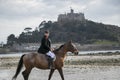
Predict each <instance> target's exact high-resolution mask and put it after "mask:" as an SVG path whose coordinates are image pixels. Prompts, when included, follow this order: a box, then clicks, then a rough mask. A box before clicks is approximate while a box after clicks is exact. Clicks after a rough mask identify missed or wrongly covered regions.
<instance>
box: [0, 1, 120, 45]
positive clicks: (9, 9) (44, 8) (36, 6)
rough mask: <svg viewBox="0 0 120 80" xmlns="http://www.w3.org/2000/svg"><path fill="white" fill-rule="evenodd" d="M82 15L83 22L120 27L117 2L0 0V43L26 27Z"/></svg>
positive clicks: (119, 9)
mask: <svg viewBox="0 0 120 80" xmlns="http://www.w3.org/2000/svg"><path fill="white" fill-rule="evenodd" d="M70 8H72V9H74V12H76V13H79V12H83V13H84V15H85V18H86V19H89V20H92V21H95V22H101V23H104V24H112V25H117V26H120V0H0V43H1V42H4V43H6V41H7V37H8V36H9V35H10V34H15V36H18V35H19V34H20V33H21V32H23V31H24V28H25V27H31V28H33V30H34V29H35V27H38V26H39V24H40V23H41V21H44V20H46V21H48V20H51V21H56V20H57V17H58V15H59V14H64V13H68V12H70Z"/></svg>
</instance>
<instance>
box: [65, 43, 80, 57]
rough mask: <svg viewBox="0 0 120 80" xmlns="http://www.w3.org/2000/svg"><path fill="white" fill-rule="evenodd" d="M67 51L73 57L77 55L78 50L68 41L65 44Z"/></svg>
mask: <svg viewBox="0 0 120 80" xmlns="http://www.w3.org/2000/svg"><path fill="white" fill-rule="evenodd" d="M66 47H67V50H68V51H70V52H72V53H74V54H75V55H78V49H77V48H76V46H75V45H74V44H73V43H72V41H69V42H67V43H66Z"/></svg>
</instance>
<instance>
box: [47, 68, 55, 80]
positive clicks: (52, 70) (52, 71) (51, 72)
mask: <svg viewBox="0 0 120 80" xmlns="http://www.w3.org/2000/svg"><path fill="white" fill-rule="evenodd" d="M54 71H55V69H51V70H50V74H49V78H48V80H50V79H51V77H52V75H53V73H54Z"/></svg>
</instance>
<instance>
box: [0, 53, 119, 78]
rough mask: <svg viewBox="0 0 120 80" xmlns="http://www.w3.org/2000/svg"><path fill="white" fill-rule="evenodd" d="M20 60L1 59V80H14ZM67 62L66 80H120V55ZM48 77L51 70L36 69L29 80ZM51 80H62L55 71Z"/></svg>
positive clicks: (64, 70)
mask: <svg viewBox="0 0 120 80" xmlns="http://www.w3.org/2000/svg"><path fill="white" fill-rule="evenodd" d="M19 58H20V57H2V58H0V80H11V79H12V77H13V75H14V74H15V71H16V67H17V64H18V61H19ZM65 60H66V64H65V66H64V68H63V72H64V76H65V80H74V79H75V80H120V55H111V56H67V57H66V59H65ZM86 62H87V63H86ZM108 62H109V64H108ZM76 63H77V64H76ZM85 64H86V65H85ZM23 70H24V68H23V69H22V71H23ZM22 71H21V72H22ZM48 75H49V70H40V69H36V68H34V69H33V70H32V72H31V74H30V77H29V80H47V78H48ZM17 80H23V77H22V75H21V73H20V74H19V75H18V78H17ZM51 80H61V77H60V75H59V73H58V72H57V71H55V73H54V74H53V77H52V79H51Z"/></svg>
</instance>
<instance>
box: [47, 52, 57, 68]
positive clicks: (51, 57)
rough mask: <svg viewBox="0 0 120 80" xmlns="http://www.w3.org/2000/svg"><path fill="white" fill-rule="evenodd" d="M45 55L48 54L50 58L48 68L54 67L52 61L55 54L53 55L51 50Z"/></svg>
mask: <svg viewBox="0 0 120 80" xmlns="http://www.w3.org/2000/svg"><path fill="white" fill-rule="evenodd" d="M47 55H48V56H50V59H49V61H50V67H49V68H50V69H54V68H55V66H54V61H55V58H56V56H55V54H54V53H53V52H51V51H49V52H48V53H47Z"/></svg>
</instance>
